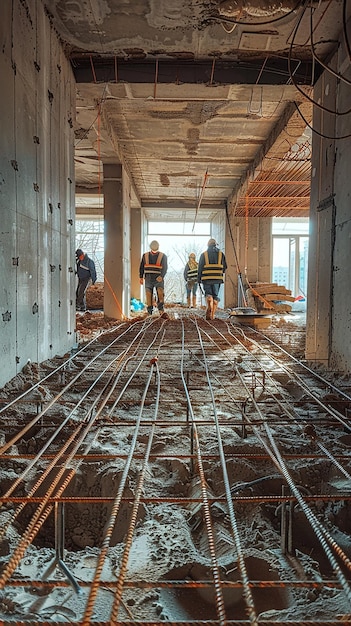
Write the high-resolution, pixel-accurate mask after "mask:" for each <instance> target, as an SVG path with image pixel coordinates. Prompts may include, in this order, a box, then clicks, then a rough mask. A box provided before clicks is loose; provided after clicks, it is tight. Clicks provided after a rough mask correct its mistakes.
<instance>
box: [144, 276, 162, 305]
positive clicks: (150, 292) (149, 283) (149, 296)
mask: <svg viewBox="0 0 351 626" xmlns="http://www.w3.org/2000/svg"><path fill="white" fill-rule="evenodd" d="M154 289H156V293H157V308H158V310H159V311H163V308H164V298H165V292H164V281H162V282H159V283H158V282H157V281H156V278H155V276H152V277H149V276H146V277H145V295H146V306H147V312H148V313H149V314H151V313H152V311H153V297H154Z"/></svg>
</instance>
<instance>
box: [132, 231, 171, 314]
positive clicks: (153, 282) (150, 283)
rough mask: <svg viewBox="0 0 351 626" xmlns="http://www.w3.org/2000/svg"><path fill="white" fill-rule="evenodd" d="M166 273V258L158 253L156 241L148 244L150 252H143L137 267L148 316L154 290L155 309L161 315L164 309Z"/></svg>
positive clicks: (151, 307) (150, 311)
mask: <svg viewBox="0 0 351 626" xmlns="http://www.w3.org/2000/svg"><path fill="white" fill-rule="evenodd" d="M166 273H167V256H166V255H165V254H163V252H160V251H159V243H158V241H155V240H154V241H152V242H151V243H150V252H145V253H144V254H143V256H142V257H141V262H140V267H139V277H140V284H141V285H142V284H143V283H144V279H145V293H146V306H147V312H148V314H149V315H151V314H152V311H153V296H154V289H156V293H157V302H156V304H157V308H158V310H159V312H160V313H161V314H163V309H164V277H165V275H166Z"/></svg>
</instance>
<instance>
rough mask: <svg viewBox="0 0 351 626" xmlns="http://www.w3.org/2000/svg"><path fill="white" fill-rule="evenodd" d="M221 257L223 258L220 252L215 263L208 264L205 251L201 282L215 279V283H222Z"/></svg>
mask: <svg viewBox="0 0 351 626" xmlns="http://www.w3.org/2000/svg"><path fill="white" fill-rule="evenodd" d="M222 256H223V254H222V252H221V251H219V252H218V258H217V263H210V261H209V258H208V252H207V250H206V252H204V258H205V265H204V267H203V270H202V273H201V280H202V281H204V280H211V279H215V280H216V282H217V283H222V282H223V279H224V276H223V263H222Z"/></svg>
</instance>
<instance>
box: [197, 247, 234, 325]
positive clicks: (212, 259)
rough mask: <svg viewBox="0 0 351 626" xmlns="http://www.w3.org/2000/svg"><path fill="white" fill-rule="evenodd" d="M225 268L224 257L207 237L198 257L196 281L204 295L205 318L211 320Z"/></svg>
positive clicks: (213, 315)
mask: <svg viewBox="0 0 351 626" xmlns="http://www.w3.org/2000/svg"><path fill="white" fill-rule="evenodd" d="M226 269H227V262H226V258H225V256H224V254H223V252H221V250H219V248H218V246H217V243H216V240H215V239H212V238H211V239H209V241H208V244H207V250H206V251H205V252H202V254H201V255H200V258H199V267H198V282H199V283H202V287H203V291H204V294H205V297H206V305H207V307H206V319H207V320H213V319H214V317H215V313H216V309H217V307H218V302H219V301H220V298H219V295H218V294H219V290H220V287H221V285H222V283H223V282H224V273H225V271H226Z"/></svg>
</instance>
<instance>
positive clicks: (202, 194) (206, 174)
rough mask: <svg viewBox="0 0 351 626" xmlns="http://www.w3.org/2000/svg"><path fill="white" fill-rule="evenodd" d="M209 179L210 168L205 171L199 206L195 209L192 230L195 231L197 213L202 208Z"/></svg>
mask: <svg viewBox="0 0 351 626" xmlns="http://www.w3.org/2000/svg"><path fill="white" fill-rule="evenodd" d="M207 179H208V170H206V172H205V176H204V182H203V183H202V188H201V192H200V196H199V200H198V203H197V207H196V211H195V217H194V223H193V228H192V232H194V228H195V222H196V218H197V214H198V212H199V209H200V206H201V202H202V198H203V196H204V192H205V187H206V183H207Z"/></svg>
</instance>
